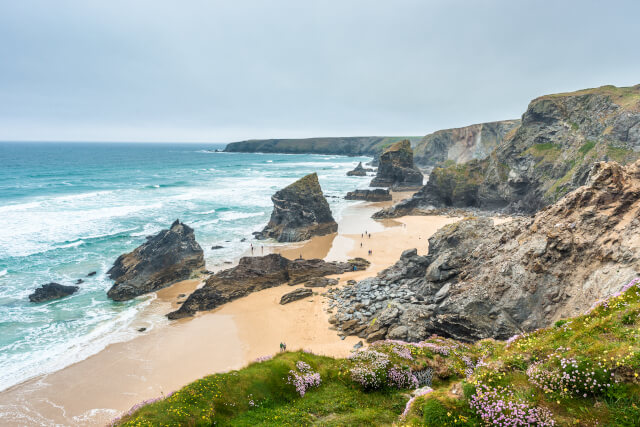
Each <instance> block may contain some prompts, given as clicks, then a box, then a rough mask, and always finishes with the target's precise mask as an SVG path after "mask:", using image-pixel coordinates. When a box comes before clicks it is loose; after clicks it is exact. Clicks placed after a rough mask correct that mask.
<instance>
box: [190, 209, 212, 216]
mask: <svg viewBox="0 0 640 427" xmlns="http://www.w3.org/2000/svg"><path fill="white" fill-rule="evenodd" d="M194 213H195V214H197V215H211V214H213V213H216V210H215V209H211V210H210V211H205V212H194Z"/></svg>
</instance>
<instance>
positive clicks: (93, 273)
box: [87, 271, 97, 277]
mask: <svg viewBox="0 0 640 427" xmlns="http://www.w3.org/2000/svg"><path fill="white" fill-rule="evenodd" d="M96 274H97V272H96V271H92V272H91V273H89V274H87V277H91V276H95V275H96Z"/></svg>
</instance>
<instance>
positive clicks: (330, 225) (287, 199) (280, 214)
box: [254, 173, 338, 242]
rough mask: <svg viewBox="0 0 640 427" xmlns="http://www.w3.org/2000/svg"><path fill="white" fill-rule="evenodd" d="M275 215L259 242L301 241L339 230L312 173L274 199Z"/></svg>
mask: <svg viewBox="0 0 640 427" xmlns="http://www.w3.org/2000/svg"><path fill="white" fill-rule="evenodd" d="M271 200H272V201H273V212H272V213H271V219H270V220H269V223H268V224H267V226H266V227H265V228H264V230H262V231H261V232H259V233H254V234H255V236H256V238H258V239H269V238H273V239H276V240H277V241H279V242H299V241H302V240H308V239H310V238H311V237H312V236H322V235H325V234H330V233H335V232H336V231H338V224H337V223H336V222H335V220H334V219H333V216H332V215H331V209H330V208H329V203H327V199H325V198H324V195H323V194H322V188H320V183H319V182H318V175H317V174H316V173H312V174H309V175H307V176H305V177H303V178H300V179H299V180H298V181H296V182H294V183H293V184H291V185H289V186H287V187H285V188H283V189H282V190H280V191H278V192H276V193H275V194H274V195H273V196H271Z"/></svg>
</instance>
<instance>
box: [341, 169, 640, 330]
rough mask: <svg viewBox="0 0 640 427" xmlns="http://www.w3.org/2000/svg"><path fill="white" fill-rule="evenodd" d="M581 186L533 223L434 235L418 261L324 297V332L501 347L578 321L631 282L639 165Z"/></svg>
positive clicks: (466, 224) (477, 223)
mask: <svg viewBox="0 0 640 427" xmlns="http://www.w3.org/2000/svg"><path fill="white" fill-rule="evenodd" d="M587 183H588V185H585V186H583V187H580V188H578V189H577V190H575V191H573V192H571V193H569V194H568V195H566V196H565V197H564V198H562V199H561V200H559V201H558V202H556V203H555V204H553V205H551V206H549V207H547V208H545V209H543V210H541V211H540V212H538V213H537V214H536V216H535V217H534V218H518V219H514V220H512V221H510V222H507V223H504V224H501V225H498V226H494V225H493V221H492V220H490V219H488V218H480V219H467V220H463V221H461V222H458V223H454V224H451V225H448V226H446V227H444V228H442V229H441V230H440V231H438V232H437V233H436V234H435V235H434V236H433V237H431V238H430V239H429V254H428V255H427V256H418V255H417V253H416V252H415V251H407V252H405V253H404V254H403V255H402V257H401V258H400V260H399V261H398V263H396V264H395V265H394V266H393V267H390V268H388V269H387V270H385V271H383V272H381V273H380V274H379V275H378V277H376V278H371V279H367V280H363V281H361V282H359V283H358V284H357V285H355V286H348V287H345V288H344V289H343V290H333V292H331V293H330V295H332V298H333V300H334V301H333V303H332V305H333V307H334V308H337V310H336V311H337V314H336V315H335V316H334V317H333V318H332V319H331V321H332V323H334V324H336V325H337V326H338V327H339V328H340V329H341V331H342V333H344V334H356V335H358V336H360V337H366V338H367V339H368V340H369V341H371V340H376V339H381V338H392V339H406V340H410V341H418V340H421V339H424V338H426V337H428V336H430V335H431V334H434V333H435V334H438V335H442V336H447V337H453V338H456V339H461V340H477V339H482V338H487V337H494V338H499V339H504V338H508V337H510V336H512V335H514V334H516V333H520V332H522V331H531V330H533V329H536V328H540V327H545V326H548V325H549V324H551V323H552V322H554V321H556V320H558V319H559V318H564V317H568V316H574V315H577V314H580V313H583V312H584V311H585V310H586V309H588V308H589V307H590V306H591V304H593V302H594V301H596V300H598V299H601V298H603V297H605V296H607V295H609V294H611V293H614V292H617V291H618V290H619V289H620V288H621V286H623V284H624V283H627V282H628V281H629V280H630V279H631V278H633V277H635V276H637V275H638V273H639V272H640V239H638V238H637V236H638V233H639V232H640V161H638V162H636V163H634V164H632V165H629V166H626V167H623V166H621V165H620V164H618V163H615V162H610V163H605V162H599V163H596V164H595V165H594V166H593V168H592V171H591V173H590V174H589V178H588V179H587Z"/></svg>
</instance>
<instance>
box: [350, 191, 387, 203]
mask: <svg viewBox="0 0 640 427" xmlns="http://www.w3.org/2000/svg"><path fill="white" fill-rule="evenodd" d="M344 198H345V199H346V200H365V201H367V202H388V201H390V200H391V199H392V197H391V193H390V192H389V190H387V189H386V188H385V189H383V188H376V189H373V190H354V191H349V192H348V193H347V195H346V196H345V197H344Z"/></svg>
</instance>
